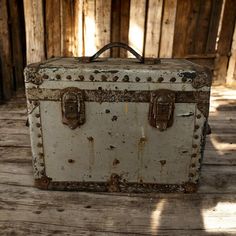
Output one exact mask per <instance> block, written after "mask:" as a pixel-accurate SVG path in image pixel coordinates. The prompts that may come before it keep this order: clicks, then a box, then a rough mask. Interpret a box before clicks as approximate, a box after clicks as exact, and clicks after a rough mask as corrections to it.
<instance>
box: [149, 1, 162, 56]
mask: <svg viewBox="0 0 236 236" xmlns="http://www.w3.org/2000/svg"><path fill="white" fill-rule="evenodd" d="M162 7H163V0H149V2H148V12H147V13H146V14H148V15H147V29H146V42H145V57H158V52H159V45H160V35H161V20H162Z"/></svg>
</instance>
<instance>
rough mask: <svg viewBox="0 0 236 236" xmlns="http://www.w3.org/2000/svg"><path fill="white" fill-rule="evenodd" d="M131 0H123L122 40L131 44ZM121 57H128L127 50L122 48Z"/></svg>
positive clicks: (121, 17) (121, 18) (121, 16)
mask: <svg viewBox="0 0 236 236" xmlns="http://www.w3.org/2000/svg"><path fill="white" fill-rule="evenodd" d="M129 17H130V0H121V15H120V42H122V43H126V44H129V28H130V25H129V23H130V21H129ZM120 57H122V58H123V57H127V51H125V50H124V49H120Z"/></svg>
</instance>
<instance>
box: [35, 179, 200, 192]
mask: <svg viewBox="0 0 236 236" xmlns="http://www.w3.org/2000/svg"><path fill="white" fill-rule="evenodd" d="M35 186H36V187H37V188H39V189H42V190H61V191H65V190H67V191H87V192H113V193H115V192H121V193H153V192H156V193H173V192H185V193H193V192H196V191H197V186H198V184H197V183H191V182H186V183H183V184H154V183H127V182H126V183H123V182H118V183H117V182H112V181H109V182H76V181H52V180H51V179H50V178H48V177H45V176H44V177H42V178H41V179H36V180H35Z"/></svg>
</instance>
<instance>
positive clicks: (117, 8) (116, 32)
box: [111, 0, 121, 57]
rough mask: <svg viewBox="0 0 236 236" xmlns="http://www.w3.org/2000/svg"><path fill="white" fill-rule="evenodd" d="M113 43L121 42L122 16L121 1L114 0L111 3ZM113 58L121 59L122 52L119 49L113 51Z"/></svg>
mask: <svg viewBox="0 0 236 236" xmlns="http://www.w3.org/2000/svg"><path fill="white" fill-rule="evenodd" d="M111 12H112V13H111V42H119V41H120V26H121V25H120V20H121V19H120V18H121V17H120V16H121V1H120V0H112V3H111ZM111 56H112V57H119V56H120V50H119V48H113V49H112V50H111Z"/></svg>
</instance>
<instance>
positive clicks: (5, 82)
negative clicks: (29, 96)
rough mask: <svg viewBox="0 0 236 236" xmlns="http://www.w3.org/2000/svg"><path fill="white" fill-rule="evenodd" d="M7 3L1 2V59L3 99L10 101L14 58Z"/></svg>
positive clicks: (4, 0) (2, 0)
mask: <svg viewBox="0 0 236 236" xmlns="http://www.w3.org/2000/svg"><path fill="white" fill-rule="evenodd" d="M8 22H9V15H8V9H7V1H6V0H1V1H0V57H1V61H0V62H1V64H0V66H1V77H2V78H1V87H2V88H1V91H2V98H3V99H6V100H8V99H10V97H11V95H12V90H13V71H12V56H11V53H12V52H11V44H10V32H9V25H8Z"/></svg>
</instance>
